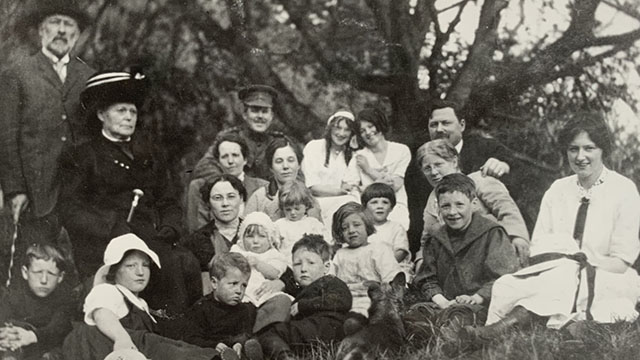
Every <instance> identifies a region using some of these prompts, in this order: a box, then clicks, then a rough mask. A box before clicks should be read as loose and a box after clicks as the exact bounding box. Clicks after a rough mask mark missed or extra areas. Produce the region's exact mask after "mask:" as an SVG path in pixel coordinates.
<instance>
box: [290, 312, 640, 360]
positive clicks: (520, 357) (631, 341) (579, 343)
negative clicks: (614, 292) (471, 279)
mask: <svg viewBox="0 0 640 360" xmlns="http://www.w3.org/2000/svg"><path fill="white" fill-rule="evenodd" d="M572 333H573V334H570V333H569V331H566V330H563V331H558V330H552V329H547V328H546V327H544V326H542V325H536V326H535V327H534V328H533V329H530V330H528V331H519V330H514V331H513V332H511V333H508V334H505V335H503V336H502V337H501V338H499V339H496V341H495V342H494V343H493V344H491V345H488V346H485V347H483V348H481V349H478V350H475V351H472V352H464V353H461V354H460V355H458V356H456V357H448V356H447V355H446V354H445V353H444V352H443V351H442V344H443V340H442V339H440V338H434V339H431V340H430V341H429V342H428V343H427V344H424V345H422V346H416V344H414V343H412V341H410V340H409V341H408V342H407V346H406V347H405V348H404V349H402V350H400V351H398V352H394V353H385V354H381V355H380V356H379V357H378V359H380V360H396V359H397V360H400V359H402V360H422V359H430V360H450V359H477V360H504V359H513V360H538V359H540V360H542V359H545V360H546V359H561V360H626V359H640V322H638V321H636V322H633V323H630V322H619V323H615V324H606V325H605V324H597V323H594V322H583V323H581V324H579V326H577V327H576V330H575V331H572ZM337 346H338V344H320V345H318V346H315V347H313V348H312V349H311V350H310V351H308V352H307V353H306V354H304V355H303V356H302V357H301V359H305V360H325V359H326V360H329V359H334V358H335V351H336V349H337Z"/></svg>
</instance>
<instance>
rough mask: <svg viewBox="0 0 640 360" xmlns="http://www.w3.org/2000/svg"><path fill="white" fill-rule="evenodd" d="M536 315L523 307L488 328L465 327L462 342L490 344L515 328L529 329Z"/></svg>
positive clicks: (461, 335)
mask: <svg viewBox="0 0 640 360" xmlns="http://www.w3.org/2000/svg"><path fill="white" fill-rule="evenodd" d="M534 319H535V314H533V313H532V312H530V311H529V310H527V309H525V308H524V307H522V306H516V307H515V308H513V310H511V311H510V312H509V313H508V314H507V316H505V317H504V319H502V320H500V321H498V322H496V323H493V324H491V325H488V326H481V327H473V326H465V327H463V328H462V330H461V331H460V340H462V341H463V342H467V343H470V344H488V343H490V342H491V341H493V340H495V339H496V338H497V337H499V336H500V335H502V334H504V333H506V332H507V331H508V330H511V329H513V328H527V327H529V326H531V324H532V323H533V321H534Z"/></svg>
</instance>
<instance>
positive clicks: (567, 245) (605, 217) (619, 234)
mask: <svg viewBox="0 0 640 360" xmlns="http://www.w3.org/2000/svg"><path fill="white" fill-rule="evenodd" d="M558 142H559V143H560V145H561V146H562V147H563V150H564V152H565V154H566V156H567V160H568V162H569V166H570V167H571V170H573V172H574V173H575V175H571V176H567V177H564V178H562V179H559V180H556V181H555V182H554V183H553V184H552V185H551V187H550V188H549V190H547V192H546V193H545V194H544V197H543V198H542V204H541V206H540V213H539V214H538V220H537V222H536V226H535V229H534V231H533V236H532V240H531V258H530V263H531V264H533V265H532V266H529V267H526V268H524V269H522V270H520V271H518V272H516V273H514V274H512V275H505V276H503V277H501V278H500V279H498V280H497V281H496V282H495V284H494V285H493V289H492V295H491V304H490V306H489V314H488V318H487V324H488V326H485V327H481V328H471V327H465V328H464V329H463V331H462V333H461V335H462V336H463V339H467V340H469V341H472V342H474V343H478V342H488V341H490V339H493V338H495V336H496V335H497V334H499V333H503V332H505V331H507V330H508V329H510V328H512V327H514V326H520V327H522V326H525V325H527V324H530V323H531V321H532V320H533V319H538V320H543V321H545V322H546V324H547V327H550V328H561V327H563V326H565V325H567V324H569V323H570V322H571V321H577V320H594V321H596V322H600V323H611V322H616V321H619V320H627V321H633V320H635V319H636V318H637V317H638V312H637V311H636V308H635V307H636V301H637V300H638V297H639V296H640V277H639V276H638V273H637V272H636V270H634V269H633V268H631V264H633V263H634V261H635V260H636V258H637V257H638V253H640V241H638V230H639V229H640V196H639V195H638V190H637V188H636V185H635V184H634V183H633V182H632V181H631V180H629V179H628V178H626V177H624V176H622V175H620V174H618V173H617V172H615V171H613V170H609V169H607V168H606V167H605V166H604V163H603V159H606V158H607V156H608V155H609V154H610V153H611V148H612V142H611V135H610V133H609V131H608V129H607V126H606V124H605V122H604V120H603V119H602V117H601V116H597V115H594V114H589V113H583V114H577V115H576V117H575V119H574V120H572V121H570V122H569V123H568V124H567V125H566V126H565V127H564V129H563V130H562V132H561V134H560V137H559V141H558Z"/></svg>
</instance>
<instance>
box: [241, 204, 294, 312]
mask: <svg viewBox="0 0 640 360" xmlns="http://www.w3.org/2000/svg"><path fill="white" fill-rule="evenodd" d="M238 233H239V234H240V240H239V241H238V242H237V243H236V244H235V245H233V246H232V247H231V249H229V251H230V252H237V253H240V254H242V255H243V256H244V257H246V258H247V260H248V261H249V265H251V270H252V271H251V277H250V278H249V283H248V284H247V289H246V291H245V294H244V299H243V301H245V302H251V303H253V304H254V305H255V306H257V307H258V306H260V305H262V304H263V303H264V302H265V301H267V300H268V299H270V298H272V297H274V296H276V295H279V294H284V293H282V292H277V293H267V294H262V295H261V296H259V295H258V294H259V290H258V289H259V288H260V286H261V285H262V284H263V283H265V282H267V281H270V280H275V279H278V278H280V276H281V275H282V274H283V273H284V272H285V271H286V270H287V263H288V261H287V258H286V257H285V255H284V254H283V253H281V252H280V251H278V245H279V243H280V235H279V233H278V229H277V228H276V226H275V224H274V223H273V221H271V218H269V216H268V215H267V214H265V213H262V212H252V213H250V214H249V215H247V217H245V219H244V221H243V222H242V224H241V225H240V230H239V232H238Z"/></svg>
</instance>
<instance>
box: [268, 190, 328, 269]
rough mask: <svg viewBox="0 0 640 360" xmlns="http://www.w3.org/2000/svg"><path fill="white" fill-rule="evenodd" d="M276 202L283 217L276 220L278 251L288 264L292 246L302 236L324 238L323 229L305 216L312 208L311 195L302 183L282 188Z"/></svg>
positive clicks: (315, 221)
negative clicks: (278, 237) (313, 235)
mask: <svg viewBox="0 0 640 360" xmlns="http://www.w3.org/2000/svg"><path fill="white" fill-rule="evenodd" d="M278 201H279V206H280V210H281V211H282V213H284V216H285V217H284V218H282V219H278V220H276V227H277V228H278V231H279V232H280V237H281V243H280V247H279V249H280V252H281V253H283V254H284V255H285V256H286V257H287V259H288V260H289V262H290V260H291V249H292V248H293V244H295V243H296V241H298V240H300V239H302V235H304V234H318V235H323V236H324V235H325V228H324V226H323V225H322V223H321V222H320V221H319V220H318V219H316V218H314V217H310V216H308V215H307V210H308V209H310V208H311V207H313V195H311V191H309V189H308V188H307V187H306V186H305V185H304V184H303V183H301V182H299V181H294V182H291V183H289V184H287V185H285V186H283V188H282V189H280V192H279V194H278ZM289 265H291V264H289Z"/></svg>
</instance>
